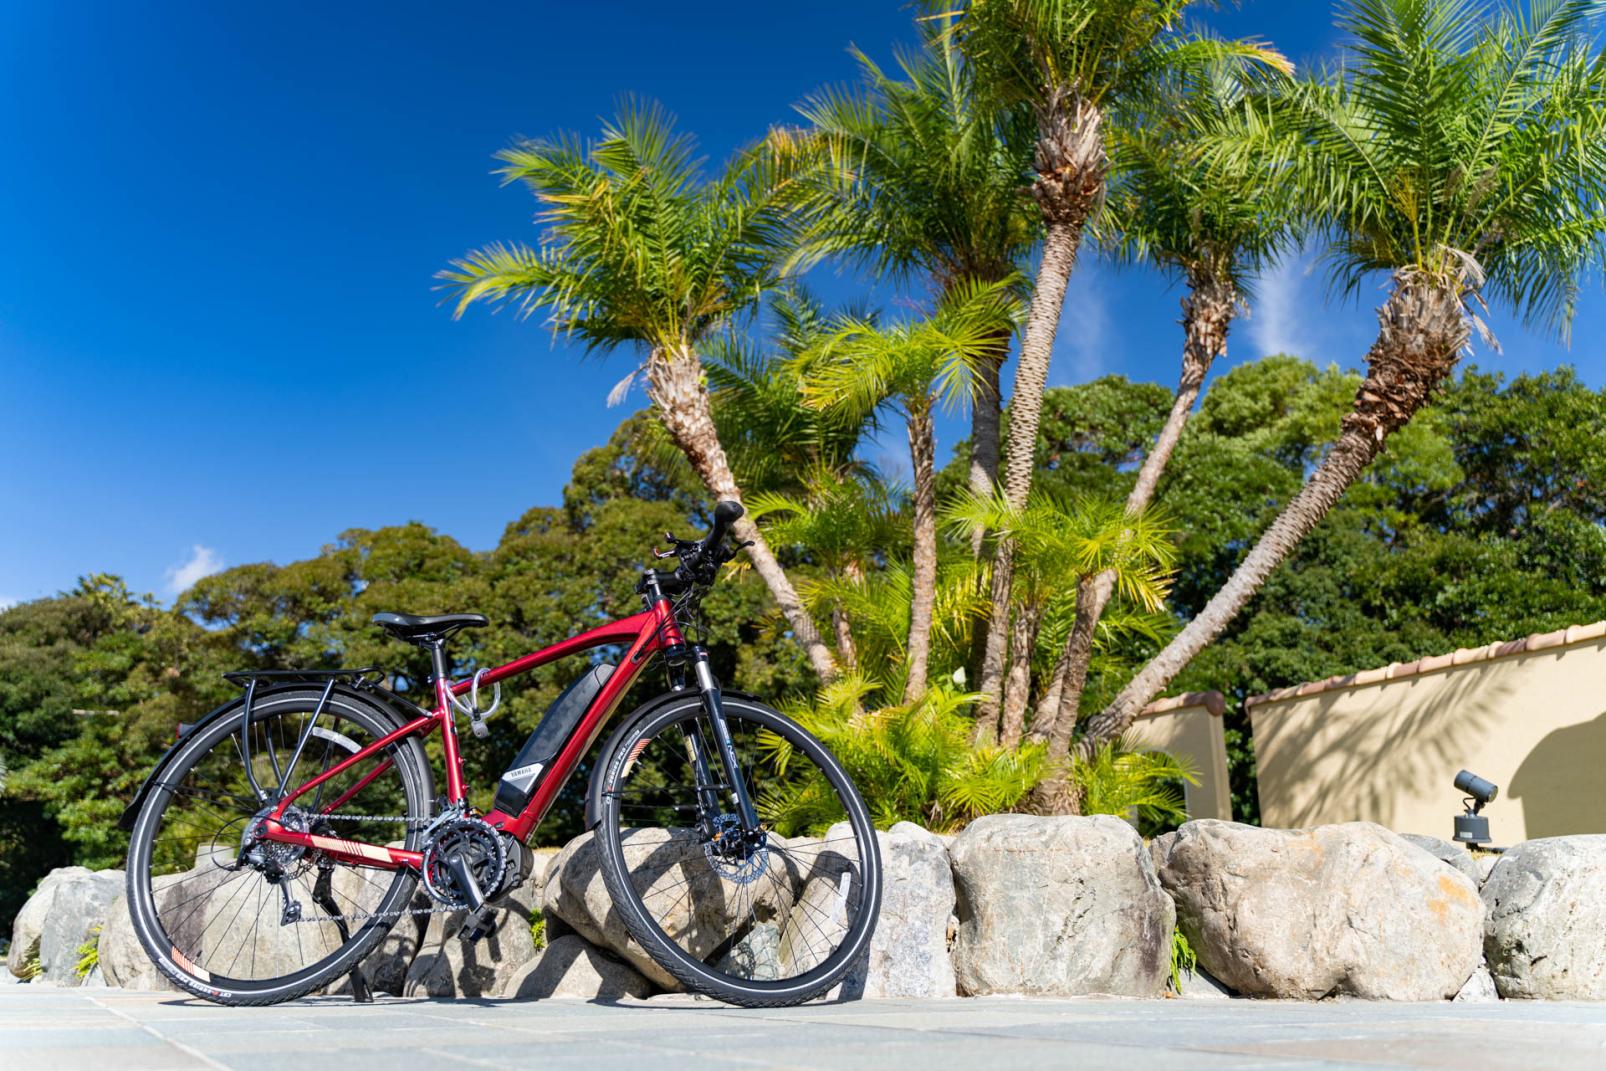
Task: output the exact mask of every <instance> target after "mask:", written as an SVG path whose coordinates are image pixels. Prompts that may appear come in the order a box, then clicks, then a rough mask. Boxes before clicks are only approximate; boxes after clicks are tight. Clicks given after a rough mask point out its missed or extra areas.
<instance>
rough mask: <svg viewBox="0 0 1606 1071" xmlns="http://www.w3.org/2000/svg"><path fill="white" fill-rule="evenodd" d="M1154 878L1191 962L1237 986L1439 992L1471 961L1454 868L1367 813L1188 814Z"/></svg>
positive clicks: (1288, 991)
mask: <svg viewBox="0 0 1606 1071" xmlns="http://www.w3.org/2000/svg"><path fill="white" fill-rule="evenodd" d="M1164 853H1165V854H1164V859H1163V861H1162V863H1161V866H1160V880H1161V882H1162V883H1163V884H1164V885H1165V888H1166V891H1167V892H1169V893H1170V894H1171V895H1172V897H1173V898H1174V899H1175V900H1176V904H1177V919H1178V924H1179V925H1180V926H1181V928H1182V932H1183V933H1184V934H1186V935H1187V938H1188V941H1189V942H1190V943H1191V944H1192V945H1193V949H1194V951H1195V952H1196V953H1197V954H1198V956H1199V964H1200V966H1202V967H1204V968H1205V969H1206V970H1208V971H1209V972H1210V973H1211V974H1213V975H1214V976H1215V977H1217V978H1219V979H1220V980H1221V981H1222V982H1224V983H1225V984H1227V985H1228V986H1230V987H1232V988H1233V989H1235V990H1237V991H1238V992H1240V993H1244V994H1247V995H1250V996H1268V997H1286V998H1294V999H1304V1000H1316V999H1320V998H1322V997H1327V996H1355V997H1362V998H1369V999H1376V1000H1442V999H1444V998H1447V997H1451V996H1454V995H1455V993H1456V992H1457V991H1458V990H1459V989H1460V988H1461V985H1462V983H1463V982H1465V981H1466V980H1467V978H1468V977H1469V976H1470V975H1471V974H1472V972H1473V969H1474V968H1476V967H1477V965H1478V963H1479V961H1480V952H1481V948H1480V945H1481V940H1480V936H1479V935H1480V934H1481V933H1482V929H1483V903H1482V901H1481V900H1479V899H1478V893H1477V887H1476V885H1474V884H1473V882H1472V880H1471V879H1470V878H1468V877H1467V876H1466V875H1464V874H1462V873H1461V872H1459V871H1457V870H1456V869H1455V868H1453V867H1451V866H1450V865H1448V864H1446V863H1443V862H1440V861H1439V860H1437V859H1434V858H1432V857H1431V856H1430V855H1429V854H1428V853H1426V852H1424V851H1423V850H1421V849H1420V848H1418V847H1417V846H1416V845H1413V844H1410V843H1407V842H1406V841H1404V840H1402V839H1401V838H1400V837H1398V836H1396V835H1395V834H1393V833H1391V832H1389V831H1388V830H1386V829H1384V828H1383V827H1382V826H1377V825H1373V824H1371V823H1369V822H1349V823H1345V824H1342V825H1331V826H1319V827H1317V828H1315V829H1309V830H1283V829H1261V828H1258V827H1255V826H1246V825H1240V824H1238V823H1235V822H1223V821H1217V820H1208V819H1207V820H1202V821H1196V822H1188V823H1187V824H1185V825H1184V826H1183V827H1182V828H1181V829H1180V830H1178V831H1177V835H1176V836H1175V837H1174V838H1172V839H1170V840H1169V841H1167V842H1166V844H1165V846H1164Z"/></svg>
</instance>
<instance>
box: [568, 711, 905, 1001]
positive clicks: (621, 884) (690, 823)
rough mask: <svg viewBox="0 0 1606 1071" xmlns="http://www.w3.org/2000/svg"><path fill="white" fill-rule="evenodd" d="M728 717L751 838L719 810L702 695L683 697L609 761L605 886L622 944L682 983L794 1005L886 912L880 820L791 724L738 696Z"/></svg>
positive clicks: (602, 832) (629, 731)
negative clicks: (750, 806) (631, 942)
mask: <svg viewBox="0 0 1606 1071" xmlns="http://www.w3.org/2000/svg"><path fill="white" fill-rule="evenodd" d="M724 713H725V721H726V724H727V726H728V728H729V730H730V735H731V741H732V743H733V744H734V746H735V748H736V753H737V757H738V761H739V764H740V766H741V768H742V774H743V777H744V778H745V781H746V788H747V792H748V797H749V799H751V800H752V801H753V802H754V804H755V806H756V807H757V809H758V813H759V817H760V820H761V825H762V830H761V833H760V835H759V836H757V837H755V838H752V839H751V840H748V839H746V838H744V837H743V836H742V835H741V826H740V822H739V820H738V819H737V818H736V816H735V815H734V814H731V813H728V812H729V809H730V806H731V804H730V792H729V786H728V785H724V784H720V783H719V782H721V781H723V775H722V774H721V773H720V772H719V771H720V769H721V767H720V765H719V762H718V759H717V758H715V756H717V754H718V752H717V751H715V750H714V744H713V735H712V726H711V725H710V723H709V721H708V718H707V715H706V713H705V712H704V710H703V705H702V701H701V699H700V698H699V697H698V696H696V695H688V696H686V697H684V698H677V699H674V700H671V701H670V702H668V703H666V704H664V705H662V706H654V707H649V708H647V709H646V710H645V711H644V712H643V713H642V714H640V715H638V716H637V717H636V718H635V719H634V720H632V721H630V722H628V723H627V724H626V725H625V726H624V727H623V728H621V729H620V730H619V732H618V733H616V734H615V736H614V739H613V741H612V743H611V745H610V747H609V749H608V750H607V752H606V755H605V758H604V760H603V761H604V765H603V779H604V780H603V784H602V789H603V792H602V800H601V809H600V812H599V818H600V824H599V826H598V828H597V829H596V831H595V836H596V837H597V838H598V840H599V842H600V849H601V853H600V854H601V863H602V865H601V870H602V876H603V880H604V881H605V882H606V884H607V888H608V892H609V894H610V896H611V897H612V898H613V903H614V906H615V907H616V909H617V910H618V912H619V915H620V918H621V920H622V921H623V922H624V924H625V926H626V928H627V929H628V930H629V931H630V934H631V936H633V937H634V938H635V939H636V941H637V942H639V943H640V945H641V946H642V948H643V949H645V950H646V952H647V954H648V955H649V956H650V957H651V958H652V959H653V961H654V962H655V963H656V964H658V965H659V966H660V967H661V968H662V970H663V971H664V972H667V974H668V975H670V976H671V977H673V978H674V979H675V980H677V981H678V982H680V983H681V984H683V985H684V986H686V987H687V988H689V989H692V990H695V991H697V992H700V993H704V994H707V995H708V996H712V997H716V998H718V999H720V1000H724V1001H727V1002H729V1003H732V1004H741V1005H746V1006H749V1007H776V1006H783V1005H791V1004H800V1003H802V1002H804V1001H807V1000H810V999H812V998H814V997H817V996H820V995H822V994H824V993H826V992H827V991H828V990H830V989H831V988H832V987H833V986H835V985H837V984H838V983H839V982H841V981H842V979H843V977H844V976H845V975H846V974H847V973H848V972H849V971H850V970H851V969H852V968H853V966H854V964H855V962H856V961H857V960H858V958H859V957H860V955H861V954H862V953H863V952H864V951H865V949H866V948H867V947H868V943H869V940H870V936H871V934H872V932H873V931H874V928H875V922H876V916H877V913H878V912H879V910H880V905H881V859H880V854H879V849H878V846H877V843H876V838H875V830H874V826H873V825H872V823H871V821H870V816H869V813H868V811H867V810H866V809H865V806H864V802H863V800H862V799H860V797H859V793H858V791H857V790H856V789H855V788H854V786H853V784H852V782H851V781H850V780H849V778H848V776H847V774H846V772H844V771H843V769H842V767H841V766H840V765H839V764H838V763H837V761H836V759H835V758H833V757H832V755H831V754H830V752H829V751H827V750H826V749H825V747H824V745H822V744H821V743H820V742H819V741H818V740H816V739H814V738H813V737H812V736H810V735H809V734H808V733H807V732H805V731H804V730H803V729H802V728H800V727H799V726H798V725H797V724H796V723H794V722H792V721H791V720H790V719H788V718H787V717H785V716H784V715H782V714H780V713H778V712H776V711H774V710H772V709H770V708H769V707H766V706H764V705H762V704H760V703H757V702H754V701H753V700H750V699H746V698H743V697H739V696H734V695H728V696H726V697H725V700H724ZM700 756H701V758H700ZM699 766H701V767H702V768H703V769H704V770H708V769H712V770H713V771H714V782H713V783H710V781H709V778H708V776H707V775H706V774H704V775H703V776H701V777H699V773H698V768H699ZM786 833H790V834H795V835H791V836H788V835H783V834H786ZM662 980H663V979H662V978H660V981H662Z"/></svg>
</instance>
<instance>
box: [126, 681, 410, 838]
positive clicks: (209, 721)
mask: <svg viewBox="0 0 1606 1071" xmlns="http://www.w3.org/2000/svg"><path fill="white" fill-rule="evenodd" d="M307 688H308V685H307V683H306V682H305V681H301V682H291V683H285V684H277V685H272V686H270V687H267V688H262V687H258V689H257V692H256V699H257V700H258V701H260V700H263V699H268V698H270V697H272V696H275V695H282V694H284V693H285V692H294V691H306V690H307ZM335 690H336V691H338V692H340V694H341V695H343V696H345V697H346V698H348V699H351V700H354V701H356V702H358V703H361V704H362V705H363V706H366V707H368V708H369V709H370V710H372V711H373V712H374V713H376V714H378V715H379V716H380V717H382V718H384V719H386V720H387V721H389V722H391V723H392V726H393V727H394V728H398V729H399V728H401V727H402V726H403V725H405V724H407V723H408V722H409V721H412V720H413V719H415V718H418V717H423V716H427V715H428V713H429V712H428V711H426V710H423V709H421V708H419V707H418V706H416V705H415V704H413V703H411V702H409V701H408V700H406V699H403V698H402V697H401V696H399V695H396V694H395V693H394V692H387V691H385V690H384V689H381V688H372V687H354V686H352V685H336V686H335ZM244 705H245V697H244V696H243V695H242V696H238V697H236V698H234V699H231V700H229V701H228V702H227V703H224V704H223V705H222V706H220V707H218V708H217V709H215V710H212V711H209V712H208V713H206V714H204V715H203V716H202V717H201V718H200V719H198V720H197V721H196V722H195V723H194V724H192V725H188V726H185V727H184V728H183V731H181V732H180V733H179V735H178V739H176V740H174V741H173V746H172V747H170V748H168V749H167V751H166V752H165V753H163V755H162V757H161V758H159V759H157V760H156V765H155V766H154V767H153V768H152V769H151V772H150V773H149V774H147V775H146V777H145V780H144V782H143V783H142V784H141V785H140V786H139V791H138V792H136V793H134V798H133V799H132V800H130V801H129V803H128V806H127V807H125V808H123V816H122V817H121V818H119V819H118V820H117V828H118V829H121V830H122V831H123V832H125V833H127V832H132V830H133V828H134V821H135V819H137V818H138V817H139V811H140V808H141V807H143V806H144V805H145V797H147V796H149V795H150V793H151V788H152V787H153V786H154V785H155V784H156V783H157V782H158V781H160V780H161V776H162V772H163V771H164V770H166V769H167V767H168V765H169V764H170V763H172V761H173V757H174V756H175V755H177V754H178V750H179V748H180V747H182V746H183V745H184V744H185V743H187V742H188V741H189V739H190V737H191V736H194V735H195V734H196V733H198V732H200V731H201V730H202V729H206V728H208V727H210V726H212V725H214V724H216V723H217V722H218V721H220V720H222V719H225V718H234V719H235V720H239V717H240V713H241V708H242V707H244Z"/></svg>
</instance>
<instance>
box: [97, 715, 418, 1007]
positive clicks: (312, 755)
mask: <svg viewBox="0 0 1606 1071" xmlns="http://www.w3.org/2000/svg"><path fill="white" fill-rule="evenodd" d="M318 699H319V694H318V693H317V692H311V693H308V692H295V693H290V694H280V695H274V696H267V697H263V698H259V699H258V700H257V702H256V704H255V706H254V709H253V716H252V721H251V725H250V727H249V730H248V732H247V733H246V734H244V735H242V733H241V731H240V723H239V719H238V718H237V717H234V718H227V719H224V720H223V721H221V722H219V723H217V724H215V725H212V726H209V727H207V728H206V729H204V730H202V731H201V732H199V733H198V734H197V735H196V738H194V739H192V740H191V741H189V742H188V743H187V744H186V746H185V747H184V748H183V749H182V750H181V751H180V753H179V754H178V755H176V756H175V757H174V759H173V760H172V762H171V763H170V764H169V766H168V767H167V769H166V770H165V771H164V773H163V776H162V777H161V779H160V782H159V783H158V784H157V785H156V786H155V787H154V788H153V790H152V792H151V795H150V797H149V798H148V799H147V801H146V804H145V807H144V808H143V809H142V810H141V813H140V817H139V819H138V820H137V821H136V823H135V827H134V832H133V836H132V837H131V839H130V847H129V866H128V887H129V889H128V891H129V897H128V902H129V909H130V914H131V918H132V920H133V921H134V923H135V931H136V933H137V934H138V935H139V937H140V940H141V943H142V944H143V945H144V946H145V949H146V951H147V953H149V954H150V956H151V958H152V960H153V961H154V962H155V963H156V965H157V966H158V967H159V968H161V969H162V971H163V972H164V973H166V974H167V975H168V976H169V977H170V978H172V979H173V980H174V981H175V982H178V983H179V984H181V985H183V986H184V987H185V988H187V989H189V990H190V991H192V992H195V993H198V994H199V995H201V996H205V997H208V998H209V999H214V1000H220V1001H223V1002H226V1003H270V1002H273V1001H276V1000H286V999H290V998H292V997H294V996H298V995H301V994H302V993H305V992H309V991H311V990H312V989H315V988H317V987H318V986H320V985H322V984H324V983H326V982H328V981H330V980H332V979H334V978H336V977H338V976H340V975H341V974H343V973H345V972H346V971H348V970H350V968H351V967H352V966H354V965H355V963H356V961H357V960H358V959H360V958H361V956H362V955H363V954H365V952H366V951H367V949H368V948H369V947H371V946H372V945H373V944H375V943H377V942H378V940H379V939H380V938H381V937H382V936H383V934H384V932H385V931H386V930H388V929H389V928H390V926H391V925H392V924H393V923H394V921H395V919H396V917H398V915H399V914H400V913H401V911H402V910H403V909H405V908H406V907H407V906H408V904H409V903H410V901H411V898H412V894H413V890H414V887H415V884H416V879H415V878H414V876H413V875H412V874H411V873H408V872H403V871H381V870H373V869H368V868H360V867H355V866H351V865H347V864H343V863H336V862H334V861H333V860H330V859H328V858H327V857H325V856H323V855H322V853H320V852H317V851H315V850H306V851H303V850H301V849H298V848H293V847H291V846H287V845H265V846H262V848H261V849H260V850H259V853H258V855H257V857H256V858H255V859H254V860H250V861H248V860H247V858H246V856H245V855H244V854H242V846H243V842H244V841H245V839H246V838H245V833H246V830H247V828H248V827H249V826H250V825H251V824H252V823H253V821H254V820H255V819H256V818H257V817H259V816H260V815H261V813H262V812H263V810H264V808H265V807H266V806H267V804H265V803H263V802H261V801H259V800H258V799H257V798H256V788H254V787H253V786H252V784H251V778H249V777H247V775H246V765H245V762H244V761H243V760H244V757H245V756H246V755H249V757H250V768H251V770H252V772H253V773H254V774H255V780H256V784H257V787H260V788H261V789H262V790H264V791H265V792H267V793H268V794H269V795H270V796H276V794H277V793H278V792H279V791H280V790H281V789H282V786H283V785H284V784H290V785H292V786H294V785H300V784H302V783H305V782H306V781H308V780H310V779H311V778H313V777H314V776H316V775H317V774H318V773H320V772H322V771H324V770H328V769H330V768H332V767H333V766H334V765H335V764H337V763H338V762H340V761H341V760H342V759H344V758H346V757H347V756H348V755H350V754H353V753H355V752H356V751H358V750H360V749H361V748H362V747H364V746H366V745H368V744H369V743H372V742H373V741H374V740H377V739H378V738H379V737H380V736H383V735H384V734H385V733H387V732H389V731H390V730H391V729H392V728H393V727H394V726H393V725H392V724H391V723H390V722H389V721H388V719H386V718H383V717H381V716H380V715H378V714H376V713H375V712H374V711H372V710H371V709H368V708H367V707H366V706H364V705H362V704H360V703H358V702H354V701H352V700H350V699H348V698H346V697H343V696H339V695H336V696H333V697H331V699H330V701H329V703H328V705H327V707H326V708H325V709H324V711H323V713H322V714H321V715H320V716H319V717H318V719H317V721H316V723H315V724H314V723H313V722H312V712H313V710H314V709H316V707H317V703H318ZM309 729H310V731H309ZM303 740H304V743H302V741H303ZM298 744H301V755H300V758H299V760H297V761H295V763H294V767H293V769H292V762H291V760H292V758H293V756H294V754H295V751H296V749H297V746H298ZM387 757H388V758H390V759H391V760H392V765H391V766H390V767H389V768H388V769H387V770H385V771H383V772H381V773H380V774H379V775H378V776H377V777H375V778H373V779H372V780H371V781H370V782H369V783H367V784H366V785H361V786H360V787H359V782H360V781H361V779H362V778H363V777H364V776H365V775H367V774H368V773H370V772H371V771H372V770H373V769H374V768H375V765H376V763H362V764H358V766H356V767H354V768H353V769H352V770H350V771H347V772H345V773H342V774H339V775H337V776H336V777H335V778H333V779H331V780H330V781H329V782H327V783H326V784H324V785H323V786H320V788H319V789H316V790H314V791H313V792H312V793H309V794H308V796H307V797H306V798H305V799H304V800H298V801H297V806H294V807H293V808H292V809H291V810H290V811H288V812H287V813H286V824H287V825H290V826H291V828H301V829H304V830H306V831H310V832H317V833H327V834H330V835H334V836H340V837H342V838H345V839H350V840H358V841H367V842H370V843H380V844H383V843H387V842H400V843H405V844H407V845H408V846H409V847H415V846H416V843H415V842H416V839H417V837H418V832H417V830H416V829H409V828H408V824H407V823H405V822H391V821H375V820H372V819H371V818H365V819H359V820H354V821H343V820H342V819H343V818H352V817H354V816H374V817H378V818H405V817H407V816H412V818H413V819H414V820H415V821H416V820H422V819H424V818H425V817H426V816H427V814H428V806H429V804H428V800H429V792H428V775H427V771H425V770H422V767H421V763H420V759H419V757H418V755H417V744H416V742H413V741H401V742H398V743H397V744H396V745H393V746H392V747H391V748H389V749H387ZM354 789H355V791H354V792H353V791H352V790H354ZM348 792H349V793H351V794H350V795H349V798H345V799H342V797H344V796H347V794H348ZM331 808H333V809H332V810H331ZM264 856H265V858H264ZM278 875H283V877H282V880H274V879H275V877H277V876H278ZM287 894H288V895H287Z"/></svg>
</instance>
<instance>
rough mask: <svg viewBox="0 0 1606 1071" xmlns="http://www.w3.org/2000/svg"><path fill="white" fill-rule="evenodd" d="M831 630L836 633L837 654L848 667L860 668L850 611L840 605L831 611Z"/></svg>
mask: <svg viewBox="0 0 1606 1071" xmlns="http://www.w3.org/2000/svg"><path fill="white" fill-rule="evenodd" d="M831 630H832V631H833V632H835V633H836V654H837V657H838V658H840V659H841V660H842V664H843V665H844V666H846V667H847V668H848V669H858V668H859V649H858V648H857V647H855V646H854V644H853V627H852V623H851V622H850V621H849V620H848V612H847V611H846V610H844V609H842V607H840V606H838V607H836V608H835V609H833V610H832V611H831Z"/></svg>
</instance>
